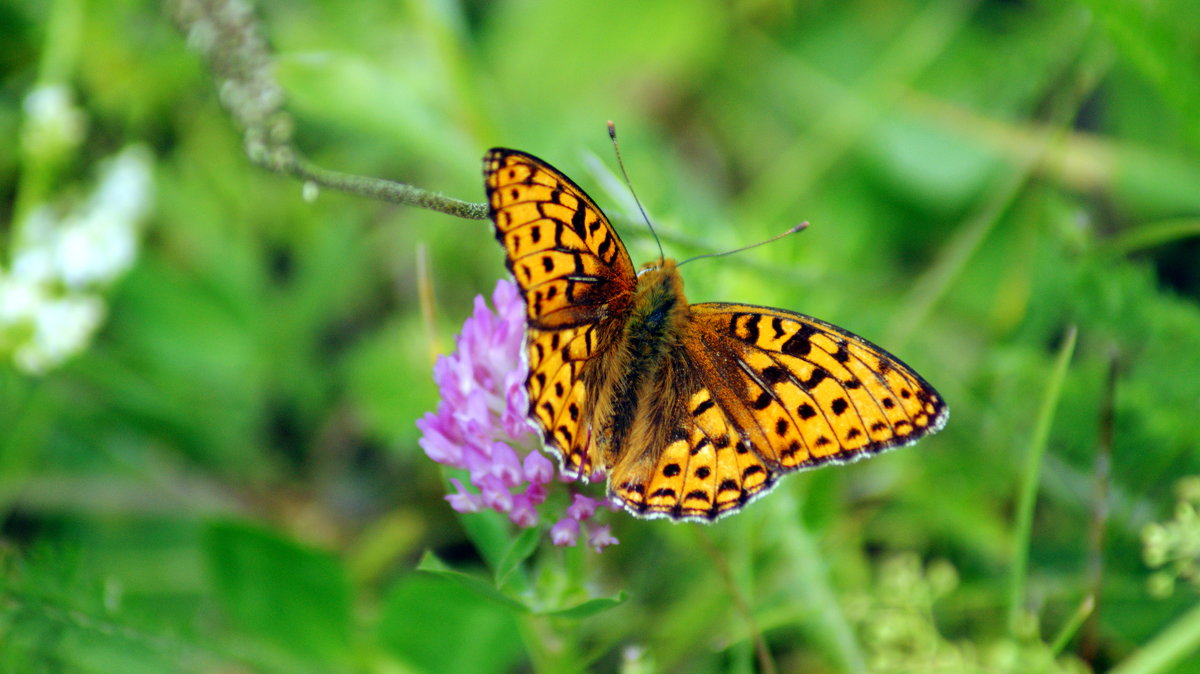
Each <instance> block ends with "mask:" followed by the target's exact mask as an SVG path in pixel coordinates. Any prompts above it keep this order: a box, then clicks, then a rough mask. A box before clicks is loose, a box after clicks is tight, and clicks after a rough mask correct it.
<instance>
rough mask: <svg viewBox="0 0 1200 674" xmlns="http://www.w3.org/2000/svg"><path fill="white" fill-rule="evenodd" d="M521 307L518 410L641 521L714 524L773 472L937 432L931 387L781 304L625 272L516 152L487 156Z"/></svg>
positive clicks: (569, 199) (569, 198)
mask: <svg viewBox="0 0 1200 674" xmlns="http://www.w3.org/2000/svg"><path fill="white" fill-rule="evenodd" d="M483 173H484V184H485V186H486V189H487V197H488V206H489V208H490V213H491V218H492V222H493V223H495V227H496V238H497V239H498V240H499V241H500V243H501V245H503V246H504V250H505V253H506V255H507V260H506V264H507V266H508V269H509V271H511V272H512V274H513V276H514V277H516V280H517V284H518V285H519V286H520V288H521V291H522V293H523V294H524V297H525V302H526V307H527V315H526V318H527V326H528V336H527V341H526V352H527V356H528V361H529V377H528V379H527V380H526V382H525V387H526V390H527V391H528V393H529V416H530V418H531V419H533V420H534V421H536V422H537V425H538V426H539V427H540V429H541V431H542V434H543V437H544V439H545V442H546V444H547V445H548V446H549V447H550V448H551V449H553V450H554V451H555V452H556V453H557V454H558V457H559V461H560V465H561V468H562V470H563V472H564V473H567V474H570V475H581V476H583V477H584V478H585V479H586V478H587V476H589V475H591V474H592V473H593V472H594V471H596V470H597V469H600V470H603V471H604V472H606V473H607V474H608V493H609V496H610V497H611V498H613V499H615V500H616V501H618V502H620V503H621V504H622V505H623V506H624V507H625V509H626V510H628V511H629V512H630V513H632V514H634V515H637V516H640V517H669V518H671V519H674V520H700V521H711V520H714V519H716V518H718V517H721V516H722V515H726V514H729V513H731V512H735V511H737V510H738V509H740V508H741V507H742V506H744V505H745V504H746V503H748V502H750V501H751V500H753V499H754V498H756V497H758V496H760V495H762V494H764V493H766V492H767V491H768V490H770V489H771V487H773V486H774V485H775V483H776V481H777V479H778V477H779V476H780V475H781V474H783V473H789V472H791V471H794V470H799V469H802V468H812V467H814V466H818V465H820V464H823V463H845V462H848V461H854V460H857V459H860V458H862V457H865V456H870V455H873V454H876V453H878V452H881V451H883V450H885V449H891V448H893V447H901V446H904V445H909V444H912V443H913V442H916V441H917V440H918V439H920V438H922V437H924V436H926V435H928V434H930V433H934V432H937V431H938V430H940V429H941V428H942V426H944V425H945V423H946V418H947V416H948V414H949V412H948V410H947V408H946V404H945V402H944V401H943V400H942V397H941V395H939V394H938V392H937V391H935V390H934V389H933V387H932V386H930V385H929V384H927V383H926V382H925V380H924V379H922V378H921V376H920V375H918V374H917V373H916V372H913V370H912V369H911V368H909V367H908V366H907V365H905V364H904V363H902V362H901V361H900V360H898V359H897V358H895V357H894V356H892V355H891V354H889V353H888V352H886V351H884V350H883V349H881V348H879V347H878V346H875V345H874V344H871V343H870V342H868V341H866V340H865V339H863V338H861V337H859V336H857V335H854V334H851V333H849V332H847V331H845V330H843V329H841V328H839V327H837V326H834V325H830V324H828V323H825V322H823V321H819V320H817V319H815V318H812V317H810V316H805V315H803V314H797V313H792V312H790V311H784V310H782V309H772V308H768V307H757V306H752V305H748V304H724V303H705V304H688V303H687V300H686V299H685V298H684V295H683V280H682V278H681V277H680V275H679V271H678V270H677V269H676V263H675V261H674V260H666V259H664V260H659V261H658V262H653V263H649V264H646V265H644V266H643V267H642V269H641V270H640V271H639V272H637V273H635V272H634V268H633V263H632V262H631V261H630V259H629V254H628V253H627V252H626V251H625V245H624V244H623V243H621V239H620V237H618V236H617V233H616V231H614V230H613V227H612V225H611V224H610V223H609V221H608V218H607V217H605V215H604V213H603V212H602V211H601V210H600V208H599V207H598V206H596V204H595V202H593V201H592V199H591V198H590V197H588V195H587V194H586V193H585V192H584V191H583V190H582V189H580V188H579V186H578V185H576V184H575V183H574V182H572V181H571V179H570V178H568V177H566V176H565V175H563V174H562V173H560V172H558V171H557V170H555V169H554V168H553V167H551V166H550V165H549V164H547V163H546V162H544V161H542V160H540V159H538V158H537V157H534V156H532V155H529V154H526V153H524V152H518V151H516V150H506V149H499V148H497V149H493V150H491V151H489V152H488V153H487V155H486V156H485V157H484V159H483Z"/></svg>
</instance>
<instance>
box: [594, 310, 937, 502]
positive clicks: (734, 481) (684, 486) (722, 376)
mask: <svg viewBox="0 0 1200 674" xmlns="http://www.w3.org/2000/svg"><path fill="white" fill-rule="evenodd" d="M689 312H690V318H691V320H692V325H693V327H694V330H691V331H689V332H688V335H689V337H688V341H687V342H686V344H687V353H688V357H689V359H691V361H692V362H693V363H695V366H696V367H695V369H696V372H697V373H698V374H699V377H698V380H699V386H698V387H693V388H692V389H690V390H689V389H688V388H686V386H683V385H681V386H680V387H679V388H678V390H680V391H683V392H686V394H687V395H688V397H689V408H688V409H689V415H690V417H691V418H690V419H680V420H678V421H677V423H678V424H679V426H680V427H681V428H685V429H687V430H686V433H677V436H679V438H680V439H679V440H678V441H677V442H675V443H672V444H670V445H668V446H667V448H666V449H665V450H664V451H663V452H662V453H661V454H660V455H659V456H658V458H657V461H655V462H653V463H652V464H651V463H649V462H647V463H646V464H643V465H641V466H634V465H631V466H628V467H623V466H621V465H620V464H618V467H617V469H615V470H614V471H613V479H612V483H613V485H614V486H615V491H616V494H617V496H618V497H619V498H620V499H621V500H622V501H623V502H624V503H625V504H626V506H627V507H629V508H631V510H633V511H634V512H637V513H639V514H644V515H646V516H656V515H657V516H666V517H670V518H672V519H699V520H712V519H715V518H717V517H720V516H721V515H724V514H726V513H729V512H733V511H735V510H737V509H739V508H741V507H742V506H744V505H745V504H746V503H748V502H750V501H751V500H753V499H754V498H756V497H758V496H760V495H762V494H765V493H766V492H767V491H769V490H770V488H771V487H773V486H774V485H775V483H776V480H777V479H778V477H779V476H780V475H782V474H785V473H789V472H792V471H795V470H801V469H806V468H813V467H816V466H819V465H821V464H824V463H847V462H851V461H856V460H858V459H861V458H865V457H867V456H871V455H874V454H877V453H879V452H881V451H884V450H887V449H892V448H895V447H903V446H906V445H909V444H912V443H914V442H916V441H917V440H918V439H920V438H922V437H924V436H925V435H928V434H930V433H934V432H937V431H938V430H940V429H941V428H942V426H944V425H945V423H946V419H947V417H948V410H947V407H946V405H945V402H944V401H943V400H942V398H941V396H940V395H939V394H938V393H937V392H936V391H935V390H934V389H933V387H931V386H930V385H929V384H928V383H926V382H925V380H924V379H922V378H921V376H920V375H918V374H917V373H916V372H914V371H913V370H912V369H911V368H909V367H908V366H907V365H905V364H904V363H903V362H901V361H900V360H899V359H897V358H895V357H894V356H892V355H891V354H889V353H888V352H886V351H884V350H883V349H881V348H879V347H878V346H875V345H874V344H872V343H870V342H868V341H866V340H864V339H863V338H861V337H859V336H857V335H854V334H852V333H850V332H847V331H845V330H842V329H841V328H839V327H837V326H834V325H830V324H829V323H825V322H824V321H820V320H817V319H815V318H812V317H810V316H805V315H803V314H797V313H793V312H790V311H784V310H781V309H772V308H768V307H758V306H751V305H744V304H720V303H712V304H695V305H691V306H690V307H689ZM624 485H630V486H632V487H634V488H633V489H632V490H631V489H630V488H629V487H626V486H624ZM638 485H641V487H640V488H639V487H638Z"/></svg>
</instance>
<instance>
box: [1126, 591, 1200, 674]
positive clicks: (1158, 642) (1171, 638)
mask: <svg viewBox="0 0 1200 674" xmlns="http://www.w3.org/2000/svg"><path fill="white" fill-rule="evenodd" d="M1197 648H1200V604H1197V605H1196V606H1194V607H1193V608H1192V609H1191V610H1190V611H1188V612H1187V613H1185V614H1183V616H1181V617H1180V618H1179V620H1176V621H1175V622H1174V623H1172V624H1171V626H1170V627H1168V628H1167V629H1165V630H1163V631H1162V632H1161V633H1160V634H1159V635H1158V636H1156V637H1154V638H1153V639H1151V640H1150V642H1149V643H1147V644H1146V645H1145V646H1143V647H1142V648H1140V649H1138V650H1136V651H1134V653H1133V655H1131V656H1129V657H1128V658H1126V659H1125V661H1124V662H1122V663H1120V664H1119V665H1117V666H1116V667H1113V668H1112V669H1111V670H1110V672H1111V674H1152V673H1153V672H1162V671H1166V670H1169V669H1171V668H1172V667H1174V666H1175V665H1177V664H1179V663H1180V662H1181V661H1183V659H1184V658H1185V657H1187V656H1189V655H1191V654H1192V653H1194V652H1196V649H1197Z"/></svg>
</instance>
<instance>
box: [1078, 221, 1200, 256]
mask: <svg viewBox="0 0 1200 674" xmlns="http://www.w3.org/2000/svg"><path fill="white" fill-rule="evenodd" d="M1191 236H1200V219H1196V218H1178V219H1175V218H1172V219H1170V220H1160V221H1158V222H1151V223H1148V224H1145V225H1140V226H1138V227H1134V228H1133V229H1130V230H1126V231H1124V232H1121V233H1120V234H1119V235H1117V236H1114V237H1113V238H1111V239H1109V240H1108V241H1106V242H1104V243H1102V244H1101V245H1100V252H1101V253H1102V254H1106V255H1112V256H1125V255H1130V254H1132V253H1137V252H1139V251H1143V250H1145V249H1147V248H1154V247H1155V246H1161V245H1163V244H1167V243H1172V242H1174V241H1177V240H1179V239H1184V238H1187V237H1191Z"/></svg>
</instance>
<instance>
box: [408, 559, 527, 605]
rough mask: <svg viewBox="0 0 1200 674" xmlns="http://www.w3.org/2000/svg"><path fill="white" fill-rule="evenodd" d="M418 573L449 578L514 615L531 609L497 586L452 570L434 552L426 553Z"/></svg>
mask: <svg viewBox="0 0 1200 674" xmlns="http://www.w3.org/2000/svg"><path fill="white" fill-rule="evenodd" d="M417 570H418V571H424V572H426V573H432V574H434V575H437V576H440V577H442V578H447V579H449V580H453V581H455V582H456V583H459V584H460V585H462V586H463V587H465V588H467V589H469V590H471V591H473V592H474V593H475V594H476V595H478V596H480V597H483V598H485V599H489V600H491V601H493V602H496V603H497V604H499V605H501V606H503V607H505V608H507V609H509V610H510V611H512V612H514V613H528V612H529V607H528V606H526V605H525V604H523V603H521V602H519V601H517V600H516V599H513V598H512V597H510V596H508V595H507V594H504V593H503V592H501V591H500V590H499V589H497V588H496V586H494V585H492V584H491V583H489V582H487V581H486V580H484V579H482V578H479V577H477V576H472V575H470V574H467V573H463V572H462V571H456V570H454V569H452V568H450V567H449V566H448V565H447V564H446V563H445V562H443V561H442V560H441V559H439V558H438V556H437V555H435V554H433V553H432V552H429V551H426V552H425V554H424V556H422V557H421V562H420V563H419V564H417Z"/></svg>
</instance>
